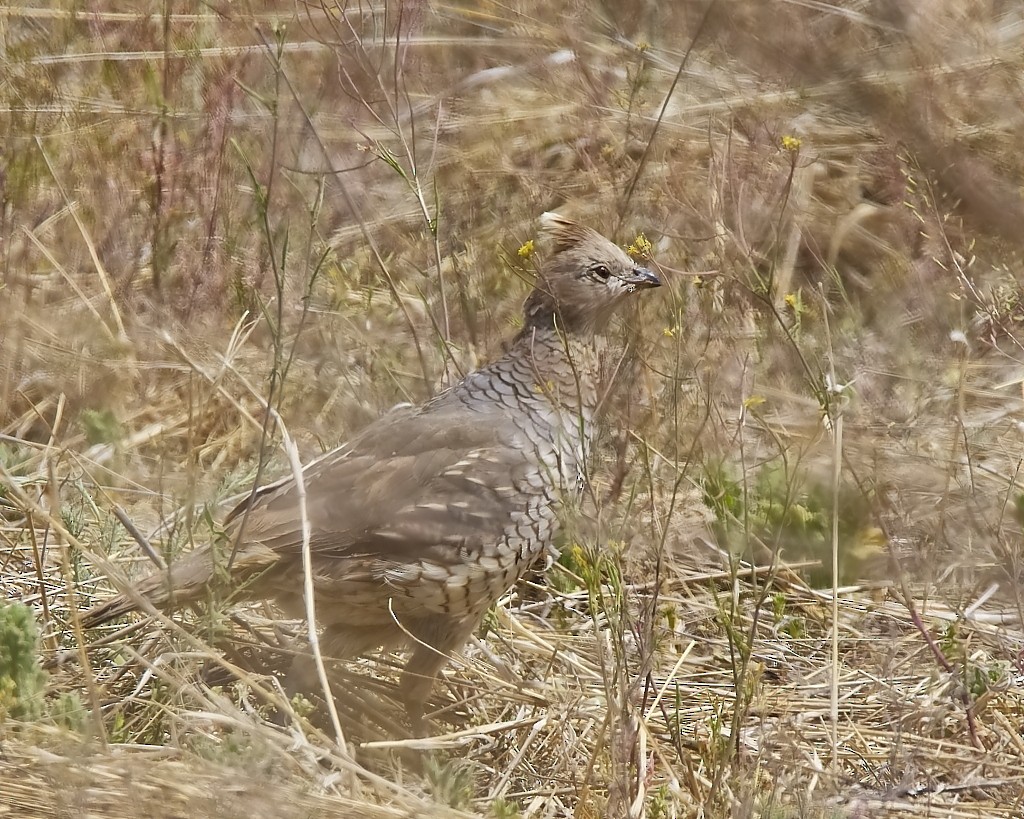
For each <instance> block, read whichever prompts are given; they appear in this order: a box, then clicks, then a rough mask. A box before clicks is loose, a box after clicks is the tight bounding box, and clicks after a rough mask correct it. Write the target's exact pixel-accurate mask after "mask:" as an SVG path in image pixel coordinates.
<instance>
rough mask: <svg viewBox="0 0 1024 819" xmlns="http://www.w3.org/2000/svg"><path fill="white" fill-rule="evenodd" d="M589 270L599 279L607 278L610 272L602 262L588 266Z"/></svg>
mask: <svg viewBox="0 0 1024 819" xmlns="http://www.w3.org/2000/svg"><path fill="white" fill-rule="evenodd" d="M590 272H591V273H593V274H594V275H595V276H596V277H597V278H599V279H602V280H604V279H607V278H608V277H609V276H610V275H612V274H611V271H610V270H609V269H608V268H607V267H605V266H604V265H603V264H595V265H594V266H593V267H592V268H590Z"/></svg>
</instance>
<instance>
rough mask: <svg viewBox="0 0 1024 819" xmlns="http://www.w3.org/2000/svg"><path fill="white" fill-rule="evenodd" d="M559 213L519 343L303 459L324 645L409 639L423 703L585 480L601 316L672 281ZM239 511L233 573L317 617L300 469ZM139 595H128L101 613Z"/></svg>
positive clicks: (195, 583)
mask: <svg viewBox="0 0 1024 819" xmlns="http://www.w3.org/2000/svg"><path fill="white" fill-rule="evenodd" d="M554 220H555V221H554V225H553V227H552V232H553V234H554V237H555V239H556V241H557V242H558V245H557V249H558V252H557V253H556V255H555V256H554V257H553V258H552V263H551V264H550V265H549V267H548V269H547V270H542V273H541V279H540V280H539V281H538V286H537V289H536V290H535V291H534V293H533V294H532V295H531V297H530V299H529V300H528V301H527V305H526V322H525V326H524V328H523V330H522V331H521V332H520V334H519V336H518V337H517V338H516V340H515V342H514V343H513V345H512V346H511V348H510V349H509V351H508V352H507V353H506V354H505V355H504V356H503V357H502V358H500V359H498V360H497V361H494V362H493V363H491V364H489V365H487V366H485V367H483V368H481V369H480V370H477V371H475V372H473V373H470V374H469V375H468V376H467V377H466V378H465V379H464V380H463V381H461V382H460V383H458V384H457V385H455V386H454V387H452V388H451V389H449V390H447V391H445V392H444V393H441V394H440V395H438V396H437V397H435V398H434V399H432V400H431V401H429V402H427V403H426V404H424V405H422V406H420V407H418V408H414V409H405V410H397V411H395V412H392V413H390V414H388V415H386V416H384V417H383V418H381V419H379V420H378V421H377V422H375V423H374V424H372V425H370V426H369V427H368V428H367V429H366V430H364V431H363V433H362V434H360V435H359V436H357V437H356V438H355V439H354V440H353V441H351V442H350V443H348V444H346V445H344V446H342V447H340V448H338V449H337V450H334V451H333V452H331V453H328V454H327V455H325V456H323V457H322V458H320V459H318V460H317V461H314V462H313V463H311V464H310V465H309V466H307V467H306V468H305V470H304V472H303V483H304V485H305V488H306V510H307V515H308V520H309V524H310V530H311V539H310V548H311V554H312V558H313V560H312V565H313V585H314V588H315V591H316V607H317V617H318V620H319V623H318V625H319V626H320V628H321V629H322V631H323V647H324V651H325V653H326V654H328V655H331V656H336V657H347V656H354V655H357V654H360V653H362V652H364V651H366V650H369V649H371V648H374V647H376V646H382V645H383V646H394V645H399V644H403V643H410V642H411V643H412V644H413V646H414V648H413V654H412V657H411V658H410V660H409V663H408V665H407V667H406V671H405V674H404V676H403V681H402V689H403V695H404V696H405V698H406V701H407V703H408V704H409V708H410V713H412V714H413V715H414V717H415V716H418V714H419V712H420V708H421V707H422V703H423V701H424V700H425V699H426V696H427V695H428V694H429V691H430V688H431V685H432V682H433V679H434V676H435V675H436V673H437V672H438V671H439V670H440V668H441V667H442V666H443V665H444V663H445V662H446V655H447V654H449V653H450V652H451V651H452V650H453V649H456V648H458V647H459V646H460V645H461V644H462V643H463V642H465V640H466V639H468V637H469V635H470V634H471V633H472V631H473V629H474V628H475V627H476V626H477V625H478V623H479V622H480V619H481V617H482V616H483V614H484V612H485V611H486V610H487V608H488V607H489V606H490V605H491V604H492V603H493V602H494V601H495V600H497V599H498V597H500V596H501V595H502V594H504V592H505V591H507V590H508V589H509V588H510V587H511V586H512V585H513V584H514V583H515V582H516V581H517V580H518V579H519V578H520V577H521V576H522V575H523V573H524V572H526V571H527V570H528V569H529V568H530V566H531V565H532V564H533V563H534V562H535V561H536V560H537V558H538V557H539V556H540V555H541V554H542V553H543V552H544V551H545V549H546V548H547V547H548V546H549V545H550V544H551V542H552V540H553V538H554V536H555V533H556V531H557V528H558V519H559V512H560V508H561V507H562V506H563V505H564V504H565V503H566V502H570V503H571V502H572V500H573V499H575V498H576V497H578V496H579V494H580V492H581V491H582V489H583V486H584V482H585V472H586V465H587V461H588V456H589V451H590V448H591V444H592V441H593V435H594V415H595V411H596V404H597V395H596V377H595V376H596V372H595V370H596V355H595V352H594V345H593V340H594V333H595V331H596V330H599V329H600V326H601V324H602V323H603V321H604V320H606V318H607V315H608V314H609V313H610V312H611V309H613V307H614V306H615V303H617V302H618V301H619V300H620V299H621V297H622V296H623V295H624V294H625V293H627V292H631V291H632V290H633V289H635V288H636V287H643V286H655V285H656V284H657V279H656V278H654V276H653V274H651V273H649V272H648V271H646V270H643V269H642V268H637V267H636V266H635V265H634V264H633V262H632V261H631V260H630V259H629V257H628V256H626V255H625V254H624V253H623V252H622V251H621V250H620V249H619V248H617V247H616V246H615V245H613V244H611V243H610V242H608V241H607V240H605V239H603V238H602V237H600V236H599V235H598V234H596V233H593V231H589V230H587V229H585V228H580V227H579V226H577V225H575V224H573V223H571V222H567V221H565V220H562V219H561V218H560V217H554ZM559 261H560V262H562V264H561V265H559V264H556V263H557V262H559ZM595 269H596V270H597V273H594V272H593V271H594V270H595ZM613 274H614V275H615V276H616V277H617V279H616V280H614V281H612V282H611V283H610V284H609V285H608V287H609V288H610V287H612V286H614V287H617V288H618V290H617V291H613V292H610V293H608V294H605V293H603V292H602V291H601V290H597V288H598V287H599V286H601V285H602V283H605V282H607V281H608V279H609V278H611V277H612V275H613ZM563 278H564V281H563ZM585 278H586V279H588V280H587V281H586V282H585V283H584V282H583V280H584V279H585ZM590 278H592V279H593V280H594V281H593V282H590V281H589V279H590ZM577 287H583V288H587V287H593V288H594V289H595V290H596V291H597V295H598V296H604V297H603V298H597V297H595V304H594V305H593V306H592V309H586V308H587V305H586V304H583V305H577V304H571V305H566V304H563V303H562V300H563V299H564V298H565V295H566V294H564V293H563V292H562V291H563V290H570V291H571V290H572V289H573V288H577ZM583 294H584V295H586V290H585V289H584V291H583ZM580 300H581V301H585V299H582V298H581V299H580ZM581 307H582V308H583V309H582V310H580V309H578V308H581ZM225 528H226V540H225V545H223V546H222V547H221V552H222V553H223V552H225V551H227V544H235V549H236V551H235V555H234V558H233V560H232V561H231V568H230V571H229V573H228V574H229V577H230V578H231V581H232V582H233V583H239V582H241V581H248V582H247V583H246V584H245V587H244V588H245V592H244V594H245V596H246V597H273V598H275V599H276V600H277V601H278V602H279V604H280V605H281V606H282V608H284V610H285V611H286V612H287V613H289V614H291V615H293V616H302V614H303V612H304V602H303V597H302V593H303V592H302V588H303V586H302V582H301V578H302V556H301V549H302V532H301V526H300V525H299V515H298V492H297V487H296V485H295V482H294V481H293V480H292V479H286V480H283V481H280V482H278V483H277V484H272V485H270V486H267V487H263V488H262V489H260V490H259V491H258V492H257V493H256V495H255V497H254V498H253V500H252V503H251V505H250V504H249V502H245V503H243V504H241V505H240V506H239V507H238V508H237V509H235V510H234V511H233V512H232V513H231V514H230V515H229V516H228V519H227V520H226V522H225ZM213 563H214V560H213V556H212V553H211V550H210V549H209V547H207V548H203V549H199V550H197V551H196V552H194V553H192V554H191V555H190V556H188V557H186V558H185V559H183V560H182V561H180V562H179V563H178V564H175V565H174V566H172V567H171V569H170V571H169V573H164V574H160V575H154V576H152V577H150V578H147V579H146V580H144V581H142V582H141V583H140V584H139V586H138V589H139V591H140V592H141V593H142V594H144V595H145V596H147V597H148V598H149V599H150V600H151V601H152V602H153V603H154V605H157V606H160V607H168V606H172V605H181V604H186V603H189V602H194V601H195V600H197V599H199V598H200V597H201V596H202V595H204V594H205V590H206V588H207V587H208V586H209V584H210V583H211V581H212V579H213V577H214V576H215V572H214V570H213ZM132 608H134V605H133V604H132V602H131V601H130V599H129V598H127V597H124V596H122V597H118V598H114V600H112V601H110V602H108V603H107V604H104V605H103V606H101V607H99V608H97V609H95V610H93V611H92V612H90V613H89V614H88V615H87V624H90V625H91V624H95V623H98V622H102V621H103V620H106V619H108V618H110V617H113V616H116V615H118V614H121V613H124V612H126V611H128V610H130V609H132Z"/></svg>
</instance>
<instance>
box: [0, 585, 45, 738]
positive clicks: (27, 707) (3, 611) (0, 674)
mask: <svg viewBox="0 0 1024 819" xmlns="http://www.w3.org/2000/svg"><path fill="white" fill-rule="evenodd" d="M38 646H39V629H38V628H37V626H36V621H35V617H34V616H33V615H32V610H31V609H30V608H29V607H28V606H25V605H23V604H21V603H10V604H8V605H6V606H0V716H2V715H4V714H8V715H10V716H11V717H13V718H15V719H21V720H32V719H37V718H38V717H39V716H40V715H41V714H42V711H43V690H44V689H45V687H46V674H45V672H44V671H43V669H42V668H41V667H40V665H39V659H38V654H37V649H38Z"/></svg>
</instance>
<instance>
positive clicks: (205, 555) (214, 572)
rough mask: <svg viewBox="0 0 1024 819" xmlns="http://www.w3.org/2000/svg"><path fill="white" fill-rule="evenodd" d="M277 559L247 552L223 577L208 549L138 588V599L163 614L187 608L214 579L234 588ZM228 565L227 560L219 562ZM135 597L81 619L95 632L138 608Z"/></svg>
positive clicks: (260, 549) (110, 602)
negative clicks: (99, 626) (142, 599)
mask: <svg viewBox="0 0 1024 819" xmlns="http://www.w3.org/2000/svg"><path fill="white" fill-rule="evenodd" d="M276 558H277V556H276V555H274V554H273V553H272V552H270V550H269V549H266V548H265V547H262V546H258V547H257V548H247V549H245V550H243V551H241V552H239V553H238V554H237V555H236V556H235V559H234V560H233V561H231V568H230V569H228V570H227V571H226V574H223V572H224V570H223V569H221V568H220V566H217V567H215V565H214V556H213V553H212V550H211V549H210V547H209V546H203V547H201V548H199V549H196V550H195V551H194V552H192V553H191V554H189V555H187V556H186V557H184V558H182V559H181V560H178V561H176V562H175V563H173V564H171V566H170V567H168V568H167V569H166V570H164V571H161V572H156V573H155V574H151V575H150V576H149V577H146V578H144V579H143V580H140V581H139V582H138V583H137V584H135V591H136V592H137V593H138V596H140V597H144V598H145V599H146V600H148V601H149V602H150V603H152V604H153V606H154V607H156V608H158V609H160V610H161V611H170V610H172V609H176V608H181V607H182V606H188V605H190V604H192V603H196V602H198V601H199V600H202V599H203V598H204V597H206V595H207V593H208V591H209V589H210V586H211V584H212V583H213V581H214V579H215V578H216V579H218V580H221V579H222V577H223V579H224V580H225V581H226V583H227V584H228V585H229V586H230V585H234V584H235V583H238V582H239V581H242V580H245V579H247V578H250V577H252V576H253V575H255V574H258V573H259V572H262V571H263V570H265V569H267V568H269V567H270V566H271V565H273V563H274V562H275V561H276ZM219 563H220V564H221V565H223V564H226V563H227V560H226V556H224V557H222V559H221V560H220V561H219ZM136 600H137V597H136V596H135V595H131V596H130V595H127V594H119V595H117V596H116V597H112V598H111V599H110V600H108V601H106V602H105V603H101V604H100V605H98V606H94V607H93V608H91V609H89V610H88V611H87V612H86V613H85V614H84V615H83V617H82V625H83V626H85V628H93V627H94V626H98V625H100V624H102V623H105V622H107V621H108V620H113V619H114V618H115V617H121V616H122V615H124V614H128V613H129V612H132V611H135V610H137V609H138V608H139V604H138V603H137V602H136Z"/></svg>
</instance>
